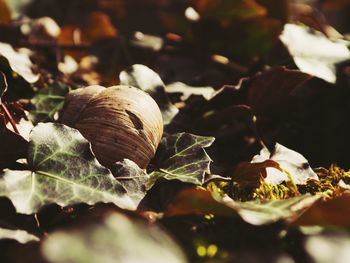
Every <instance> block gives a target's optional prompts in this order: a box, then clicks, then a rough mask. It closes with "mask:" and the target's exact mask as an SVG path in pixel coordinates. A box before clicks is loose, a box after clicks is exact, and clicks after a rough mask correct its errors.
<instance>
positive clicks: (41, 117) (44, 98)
mask: <svg viewBox="0 0 350 263" xmlns="http://www.w3.org/2000/svg"><path fill="white" fill-rule="evenodd" d="M68 92H69V87H68V86H67V85H65V84H63V83H55V84H53V85H50V86H49V87H48V88H47V89H45V90H41V91H39V92H38V93H37V94H36V95H35V96H34V97H33V99H32V100H31V102H32V104H33V105H34V110H32V111H31V115H32V118H33V119H34V122H35V123H38V122H41V121H54V120H57V118H55V117H56V114H58V111H59V110H61V109H62V108H63V104H64V98H65V95H66V94H67V93H68Z"/></svg>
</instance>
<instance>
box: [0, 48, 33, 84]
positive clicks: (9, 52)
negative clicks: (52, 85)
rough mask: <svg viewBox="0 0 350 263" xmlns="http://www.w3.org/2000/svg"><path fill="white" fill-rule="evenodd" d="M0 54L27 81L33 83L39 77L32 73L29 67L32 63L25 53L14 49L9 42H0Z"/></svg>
mask: <svg viewBox="0 0 350 263" xmlns="http://www.w3.org/2000/svg"><path fill="white" fill-rule="evenodd" d="M0 55H1V56H3V57H5V58H6V59H7V60H8V62H9V64H10V66H11V69H12V70H13V71H14V72H16V73H17V74H19V75H20V76H22V77H23V78H24V79H25V80H26V81H28V82H29V83H34V82H36V81H37V80H38V79H39V75H36V74H34V73H33V71H32V69H31V67H32V65H33V64H32V62H31V61H30V59H29V56H28V54H27V53H25V52H21V51H15V50H14V49H13V48H12V46H11V45H10V44H6V43H0Z"/></svg>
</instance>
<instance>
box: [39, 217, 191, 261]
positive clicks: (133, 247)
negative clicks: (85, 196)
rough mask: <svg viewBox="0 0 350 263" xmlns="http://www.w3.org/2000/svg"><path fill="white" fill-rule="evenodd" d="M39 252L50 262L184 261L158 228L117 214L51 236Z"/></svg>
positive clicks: (170, 241)
mask: <svg viewBox="0 0 350 263" xmlns="http://www.w3.org/2000/svg"><path fill="white" fill-rule="evenodd" d="M42 251H43V255H44V256H45V257H46V259H47V260H48V261H49V262H52V263H63V262H72V263H73V262H74V263H80V262H81V263H83V262H84V263H85V262H143V263H157V262H167V263H185V262H187V260H186V258H185V256H184V254H183V252H182V251H181V249H180V248H179V246H178V245H177V244H176V243H175V242H174V241H173V240H172V239H171V238H170V237H169V236H168V235H167V234H165V233H164V232H163V231H161V230H160V229H159V228H156V227H155V226H150V225H147V224H145V223H143V222H141V221H138V220H132V219H130V218H128V217H126V216H124V215H122V214H120V213H116V212H114V213H109V214H107V215H105V216H104V217H103V219H102V220H99V221H96V219H95V220H91V221H90V222H88V223H87V224H84V225H81V224H79V225H78V226H77V227H75V228H74V227H71V228H68V229H65V230H61V231H57V232H55V233H52V234H51V235H49V236H48V238H47V239H46V240H45V241H44V243H43V246H42Z"/></svg>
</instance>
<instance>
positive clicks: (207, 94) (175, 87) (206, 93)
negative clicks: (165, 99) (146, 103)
mask: <svg viewBox="0 0 350 263" xmlns="http://www.w3.org/2000/svg"><path fill="white" fill-rule="evenodd" d="M165 90H166V92H167V93H181V94H182V96H181V100H183V101H185V100H187V99H188V98H189V97H190V96H191V95H201V96H203V97H204V98H205V99H206V100H209V99H210V98H211V97H212V96H213V95H214V93H215V89H213V88H212V87H193V86H188V85H186V84H185V83H182V82H175V83H172V84H169V85H167V86H166V87H165Z"/></svg>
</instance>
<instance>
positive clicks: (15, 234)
mask: <svg viewBox="0 0 350 263" xmlns="http://www.w3.org/2000/svg"><path fill="white" fill-rule="evenodd" d="M1 239H12V240H16V241H18V242H19V243H22V244H25V243H28V242H31V241H39V238H38V237H36V236H34V235H32V234H29V233H28V232H27V231H24V230H13V229H6V228H1V227H0V240H1Z"/></svg>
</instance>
